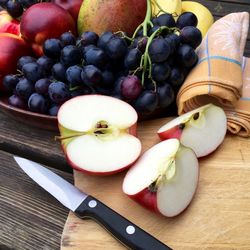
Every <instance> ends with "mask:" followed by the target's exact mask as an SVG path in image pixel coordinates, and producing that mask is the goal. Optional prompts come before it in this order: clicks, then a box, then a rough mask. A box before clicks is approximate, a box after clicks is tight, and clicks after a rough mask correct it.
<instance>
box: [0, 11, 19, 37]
mask: <svg viewBox="0 0 250 250" xmlns="http://www.w3.org/2000/svg"><path fill="white" fill-rule="evenodd" d="M0 33H10V34H14V35H18V36H19V35H20V22H19V21H17V20H16V19H13V18H12V17H11V16H10V15H9V14H8V12H7V11H5V10H2V11H0Z"/></svg>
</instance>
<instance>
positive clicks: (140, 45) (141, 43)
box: [130, 36, 148, 53]
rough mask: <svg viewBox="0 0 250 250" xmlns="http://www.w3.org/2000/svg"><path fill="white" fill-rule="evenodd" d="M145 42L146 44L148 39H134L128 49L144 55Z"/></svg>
mask: <svg viewBox="0 0 250 250" xmlns="http://www.w3.org/2000/svg"><path fill="white" fill-rule="evenodd" d="M147 42H148V37H145V36H143V37H136V38H135V39H134V41H133V43H132V45H131V46H130V48H131V49H133V48H137V49H138V50H140V51H141V53H144V52H145V50H146V46H147Z"/></svg>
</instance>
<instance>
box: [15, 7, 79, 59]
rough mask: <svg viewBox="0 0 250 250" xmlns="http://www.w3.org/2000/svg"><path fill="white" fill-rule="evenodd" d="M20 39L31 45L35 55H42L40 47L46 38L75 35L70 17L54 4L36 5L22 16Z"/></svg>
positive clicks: (73, 24)
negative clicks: (69, 32)
mask: <svg viewBox="0 0 250 250" xmlns="http://www.w3.org/2000/svg"><path fill="white" fill-rule="evenodd" d="M20 30H21V34H22V37H23V38H24V39H25V40H26V41H27V42H29V43H31V45H32V47H33V49H34V51H35V52H36V54H38V55H41V54H42V45H43V43H44V41H45V40H46V39H48V38H52V37H53V38H57V37H59V36H60V35H61V34H62V33H64V32H66V31H72V32H73V33H75V23H74V20H73V18H72V16H71V15H70V14H69V13H68V12H67V11H66V10H65V9H63V8H62V7H60V6H58V5H56V4H54V3H38V4H35V5H32V6H31V7H30V8H28V9H27V10H26V11H25V13H24V14H23V16H22V19H21V24H20Z"/></svg>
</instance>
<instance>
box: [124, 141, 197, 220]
mask: <svg viewBox="0 0 250 250" xmlns="http://www.w3.org/2000/svg"><path fill="white" fill-rule="evenodd" d="M198 178H199V164H198V160H197V157H196V155H195V153H194V152H193V150H192V149H190V148H187V147H184V146H183V145H181V143H180V142H179V140H177V139H169V140H166V141H163V142H160V143H158V144H156V145H155V146H153V147H152V148H150V149H149V150H147V151H146V152H145V153H144V154H143V155H142V156H141V157H140V159H139V160H138V161H137V162H136V163H135V165H134V166H133V167H132V168H130V169H129V171H128V172H127V174H126V176H125V179H124V182H123V191H124V193H125V194H127V195H128V196H129V197H131V198H132V199H134V200H135V201H137V202H138V203H140V204H141V205H143V206H145V207H146V208H148V209H150V210H153V211H155V212H159V213H160V214H162V215H164V216H167V217H173V216H176V215H178V214H180V213H181V212H182V211H183V210H184V209H185V208H186V207H187V206H188V205H189V203H190V202H191V200H192V198H193V196H194V194H195V191H196V187H197V184H198Z"/></svg>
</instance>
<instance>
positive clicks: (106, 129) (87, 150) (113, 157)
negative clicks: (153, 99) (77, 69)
mask: <svg viewBox="0 0 250 250" xmlns="http://www.w3.org/2000/svg"><path fill="white" fill-rule="evenodd" d="M58 123H59V129H60V134H61V136H60V137H59V139H60V140H61V143H62V147H63V150H64V153H65V155H66V158H67V160H68V162H69V164H70V165H71V166H72V167H73V168H75V169H77V170H80V171H84V172H88V173H92V174H100V175H104V174H105V175H108V174H112V173H116V172H119V171H121V170H123V169H125V168H127V167H129V166H130V165H131V164H133V163H134V162H135V161H136V160H137V158H138V157H139V155H140V153H141V142H140V140H139V139H138V138H137V137H136V124H137V113H136V111H135V110H134V108H133V107H132V106H130V105H129V104H127V103H126V102H124V101H121V100H119V99H116V98H113V97H108V96H102V95H84V96H78V97H75V98H72V99H70V100H69V101H67V102H65V103H64V104H63V105H62V106H61V108H60V110H59V112H58Z"/></svg>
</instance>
